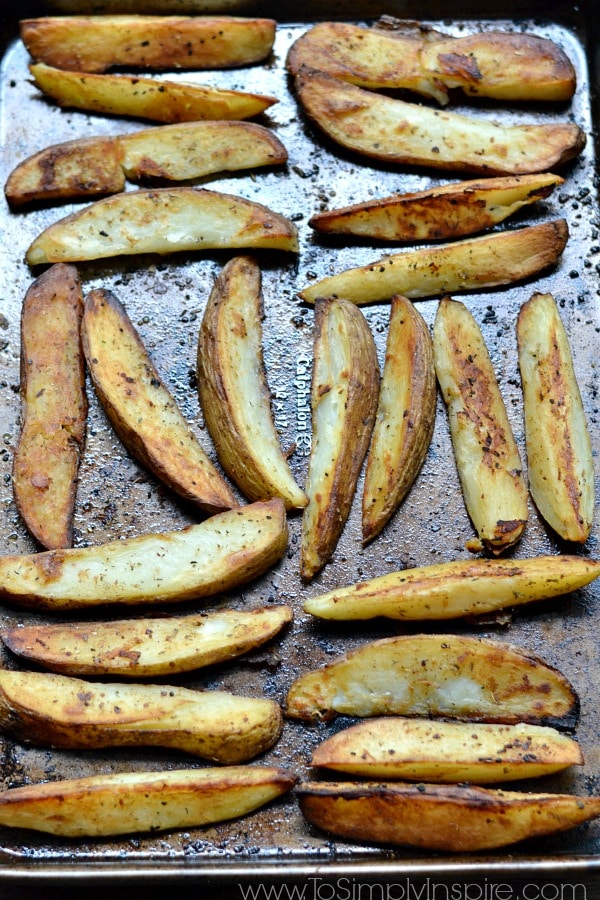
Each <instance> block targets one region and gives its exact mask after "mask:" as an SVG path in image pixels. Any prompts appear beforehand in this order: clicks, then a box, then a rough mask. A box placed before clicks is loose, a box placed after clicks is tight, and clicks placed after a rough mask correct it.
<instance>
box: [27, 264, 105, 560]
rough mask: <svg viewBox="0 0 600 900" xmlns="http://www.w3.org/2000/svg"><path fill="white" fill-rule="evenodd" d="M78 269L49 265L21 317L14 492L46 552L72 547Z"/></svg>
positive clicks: (79, 435) (79, 414)
mask: <svg viewBox="0 0 600 900" xmlns="http://www.w3.org/2000/svg"><path fill="white" fill-rule="evenodd" d="M82 314H83V298H82V293H81V285H80V281H79V275H78V273H77V269H76V268H75V267H74V266H67V265H57V266H52V268H50V269H48V270H47V271H46V272H44V273H43V275H41V276H40V277H39V278H38V279H37V280H36V281H35V282H34V283H33V284H32V285H31V286H30V288H29V290H28V291H27V295H26V297H25V300H24V303H23V309H22V313H21V432H20V435H19V439H18V442H17V447H16V450H15V456H14V460H13V473H12V477H13V491H14V497H15V503H16V506H17V509H18V511H19V514H20V515H21V518H22V519H23V521H24V522H25V524H26V526H27V528H28V530H29V531H30V533H31V534H32V535H33V537H34V538H35V539H36V540H37V541H39V542H40V544H41V545H42V546H43V547H46V548H48V549H50V550H54V549H59V548H65V547H70V546H71V544H72V543H73V511H74V506H75V494H76V490H77V476H78V471H79V461H80V458H81V454H82V453H83V448H84V443H85V425H86V419H87V409H88V404H87V397H86V393H85V370H84V358H83V351H82V348H81V340H80V336H79V328H80V323H81V318H82Z"/></svg>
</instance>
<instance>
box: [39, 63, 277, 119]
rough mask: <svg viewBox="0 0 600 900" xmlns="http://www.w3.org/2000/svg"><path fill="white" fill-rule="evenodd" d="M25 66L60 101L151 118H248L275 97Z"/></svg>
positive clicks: (87, 108) (125, 114) (103, 111)
mask: <svg viewBox="0 0 600 900" xmlns="http://www.w3.org/2000/svg"><path fill="white" fill-rule="evenodd" d="M29 71H30V72H31V74H32V75H33V78H34V81H35V83H36V85H37V87H38V88H39V89H40V90H41V91H42V92H43V93H44V94H46V95H47V96H48V97H52V99H53V100H55V101H56V102H57V103H58V105H59V106H64V107H67V108H69V109H70V108H74V109H86V110H90V111H91V112H95V113H105V114H107V115H110V116H131V117H133V118H136V119H152V120H153V121H155V122H196V121H198V119H250V118H251V117H252V116H258V115H259V114H260V113H262V112H264V111H265V109H268V108H269V106H272V105H273V104H274V103H277V102H278V101H277V99H276V98H275V97H268V96H264V95H262V94H249V93H245V92H243V91H225V90H220V89H219V88H213V87H204V86H202V85H199V84H186V83H184V82H178V81H163V80H155V79H152V78H137V77H134V76H132V75H90V74H87V73H85V72H68V71H66V70H64V69H55V68H53V67H52V66H47V65H45V63H36V64H35V65H33V66H30V67H29Z"/></svg>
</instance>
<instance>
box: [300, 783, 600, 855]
mask: <svg viewBox="0 0 600 900" xmlns="http://www.w3.org/2000/svg"><path fill="white" fill-rule="evenodd" d="M298 795H299V800H300V807H301V809H302V812H303V814H304V816H305V817H306V818H307V819H308V821H309V822H312V824H313V825H317V826H318V827H319V828H323V829H324V830H325V831H328V832H331V833H333V834H336V835H339V836H340V837H344V838H349V839H350V840H355V841H357V840H358V841H368V842H369V843H371V842H373V841H375V842H377V843H385V844H398V845H407V846H411V847H420V848H422V849H427V850H449V851H454V852H457V853H464V852H468V851H472V850H489V849H492V848H495V847H505V846H508V845H510V844H514V843H516V842H517V841H522V840H525V839H526V838H533V837H539V836H541V835H547V834H554V833H556V832H560V831H566V830H567V829H569V828H574V827H575V826H576V825H579V824H581V823H582V822H587V821H589V820H590V819H593V818H596V817H597V816H598V815H600V797H577V796H574V795H571V794H534V793H527V794H525V793H519V792H517V791H502V790H490V789H488V788H480V787H466V786H462V785H439V784H418V785H416V784H402V783H393V782H391V783H386V782H375V783H373V782H366V783H362V784H352V783H348V782H346V783H344V782H342V783H340V782H325V783H323V782H307V783H305V784H303V785H301V786H300V787H299V788H298Z"/></svg>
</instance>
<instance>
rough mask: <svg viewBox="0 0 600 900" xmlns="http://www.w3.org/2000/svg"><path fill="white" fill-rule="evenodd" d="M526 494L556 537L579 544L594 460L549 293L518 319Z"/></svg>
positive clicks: (588, 521)
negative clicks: (523, 412)
mask: <svg viewBox="0 0 600 900" xmlns="http://www.w3.org/2000/svg"><path fill="white" fill-rule="evenodd" d="M517 339H518V345H519V366H520V369H521V381H522V384H523V403H524V411H525V434H526V443H527V462H528V473H529V486H530V490H531V496H532V497H533V499H534V500H535V503H536V506H537V507H538V509H539V511H540V512H541V514H542V516H543V517H544V519H545V520H546V522H547V523H548V524H549V525H550V526H551V527H552V528H553V529H554V531H556V533H557V534H558V535H560V537H561V538H563V539H564V540H567V541H578V542H579V543H583V542H584V541H586V540H587V538H588V537H589V534H590V531H591V528H592V524H593V521H594V461H593V458H592V443H591V439H590V433H589V430H588V425H587V422H586V417H585V412H584V409H583V403H582V401H581V394H580V392H579V385H578V384H577V379H576V377H575V371H574V369H573V360H572V357H571V349H570V347H569V340H568V338H567V333H566V331H565V327H564V325H563V323H562V321H561V318H560V315H559V312H558V309H557V306H556V303H555V301H554V297H553V296H552V294H539V293H536V294H534V295H533V297H531V299H530V300H528V301H527V303H525V304H524V305H523V306H522V307H521V311H520V313H519V317H518V320H517Z"/></svg>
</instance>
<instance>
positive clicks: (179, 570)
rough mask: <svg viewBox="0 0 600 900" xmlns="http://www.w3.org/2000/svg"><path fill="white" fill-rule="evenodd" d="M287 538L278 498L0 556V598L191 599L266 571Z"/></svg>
mask: <svg viewBox="0 0 600 900" xmlns="http://www.w3.org/2000/svg"><path fill="white" fill-rule="evenodd" d="M287 537H288V530H287V520H286V516H285V507H284V505H283V503H282V502H281V500H278V499H276V500H270V501H269V502H267V503H252V504H249V505H248V506H244V507H242V508H241V509H234V510H228V511H227V512H225V513H218V514H217V515H215V516H212V517H211V518H210V519H207V520H206V521H205V522H203V523H202V524H200V525H191V526H189V527H188V528H184V529H183V530H181V531H168V532H164V533H163V534H145V535H140V536H138V537H134V538H127V539H126V540H123V541H119V540H116V541H109V542H108V543H107V544H103V545H101V546H98V547H77V548H74V549H67V550H52V551H48V552H46V553H35V554H30V555H27V554H26V555H24V556H3V557H0V598H1V599H2V600H3V601H6V602H9V603H16V604H19V605H21V606H27V607H31V608H33V609H48V610H68V609H85V608H87V607H89V606H97V605H102V604H123V605H125V606H129V605H136V604H142V603H150V604H156V603H171V602H176V601H183V600H194V599H198V598H199V597H207V596H211V595H213V594H217V593H219V592H221V591H226V590H231V589H232V588H235V587H237V586H239V585H240V584H245V583H246V582H247V581H250V580H251V579H252V578H256V577H258V575H262V573H263V572H265V571H266V570H267V569H268V568H269V567H270V566H272V565H273V564H274V563H275V562H277V560H279V559H280V558H281V556H282V555H283V553H284V552H285V549H286V547H287ZM90 572H93V578H90Z"/></svg>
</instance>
